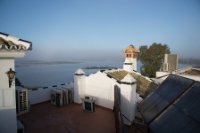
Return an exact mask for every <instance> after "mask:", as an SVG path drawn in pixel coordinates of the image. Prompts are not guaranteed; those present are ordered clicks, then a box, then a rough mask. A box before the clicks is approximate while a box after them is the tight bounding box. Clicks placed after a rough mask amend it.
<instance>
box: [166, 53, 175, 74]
mask: <svg viewBox="0 0 200 133" xmlns="http://www.w3.org/2000/svg"><path fill="white" fill-rule="evenodd" d="M177 69H178V55H177V54H165V56H164V63H163V68H162V70H163V71H164V72H172V71H175V70H177Z"/></svg>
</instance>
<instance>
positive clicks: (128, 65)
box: [123, 45, 139, 72]
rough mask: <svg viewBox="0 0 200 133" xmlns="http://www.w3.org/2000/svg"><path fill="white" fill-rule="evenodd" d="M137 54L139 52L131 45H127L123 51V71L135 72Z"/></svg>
mask: <svg viewBox="0 0 200 133" xmlns="http://www.w3.org/2000/svg"><path fill="white" fill-rule="evenodd" d="M138 54H139V50H138V49H137V48H135V47H134V46H133V45H129V46H128V47H127V48H126V49H125V50H124V56H125V62H124V65H123V69H124V70H126V71H128V72H132V71H133V70H134V71H137V57H138Z"/></svg>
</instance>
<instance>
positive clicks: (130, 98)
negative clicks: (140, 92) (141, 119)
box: [119, 74, 137, 125]
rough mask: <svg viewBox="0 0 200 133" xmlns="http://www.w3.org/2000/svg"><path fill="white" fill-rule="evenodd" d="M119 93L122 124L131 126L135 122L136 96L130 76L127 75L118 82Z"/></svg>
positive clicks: (134, 86) (135, 85) (132, 79)
mask: <svg viewBox="0 0 200 133" xmlns="http://www.w3.org/2000/svg"><path fill="white" fill-rule="evenodd" d="M119 87H120V92H121V112H122V114H123V117H122V118H123V122H124V124H126V125H131V123H132V122H133V121H134V120H135V112H136V104H137V95H136V87H137V84H136V80H135V79H134V78H133V76H132V75H131V74H127V75H126V76H125V77H124V78H123V79H122V80H121V81H120V82H119Z"/></svg>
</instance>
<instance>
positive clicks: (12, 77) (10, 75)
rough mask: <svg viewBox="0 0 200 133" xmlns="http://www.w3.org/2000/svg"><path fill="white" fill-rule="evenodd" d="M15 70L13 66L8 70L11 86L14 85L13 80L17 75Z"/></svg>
mask: <svg viewBox="0 0 200 133" xmlns="http://www.w3.org/2000/svg"><path fill="white" fill-rule="evenodd" d="M15 73H16V72H15V71H13V70H12V68H10V70H9V71H8V72H6V74H7V75H8V81H9V88H10V87H11V85H12V81H13V79H14V77H15Z"/></svg>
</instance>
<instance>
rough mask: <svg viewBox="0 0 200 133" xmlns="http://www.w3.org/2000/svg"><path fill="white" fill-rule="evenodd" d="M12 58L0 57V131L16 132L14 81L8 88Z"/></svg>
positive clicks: (5, 132) (12, 63)
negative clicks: (8, 73)
mask: <svg viewBox="0 0 200 133" xmlns="http://www.w3.org/2000/svg"><path fill="white" fill-rule="evenodd" d="M14 66H15V64H14V59H13V58H10V59H9V58H1V59H0V133H15V132H17V119H16V102H15V81H13V82H12V85H11V87H10V88H9V82H8V76H7V74H6V72H7V71H9V69H10V68H12V70H15V67H14Z"/></svg>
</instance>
